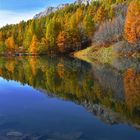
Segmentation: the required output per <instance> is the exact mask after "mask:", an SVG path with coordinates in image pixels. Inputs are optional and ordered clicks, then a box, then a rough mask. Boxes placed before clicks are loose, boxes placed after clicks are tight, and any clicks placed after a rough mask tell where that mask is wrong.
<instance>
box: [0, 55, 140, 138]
mask: <svg viewBox="0 0 140 140" xmlns="http://www.w3.org/2000/svg"><path fill="white" fill-rule="evenodd" d="M0 139H2V140H140V61H139V60H137V59H124V58H123V59H121V58H120V59H116V60H113V61H112V65H109V64H100V63H98V62H96V61H95V62H93V63H92V64H88V63H86V62H83V61H80V60H77V59H74V58H71V57H56V56H54V57H13V58H5V57H1V58H0Z"/></svg>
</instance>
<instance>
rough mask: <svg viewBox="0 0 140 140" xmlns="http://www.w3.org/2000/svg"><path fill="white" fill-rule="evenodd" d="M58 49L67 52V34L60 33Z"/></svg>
mask: <svg viewBox="0 0 140 140" xmlns="http://www.w3.org/2000/svg"><path fill="white" fill-rule="evenodd" d="M57 47H58V50H59V51H60V52H62V53H63V52H64V51H65V33H64V32H60V33H59V35H58V37H57Z"/></svg>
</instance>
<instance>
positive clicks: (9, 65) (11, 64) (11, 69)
mask: <svg viewBox="0 0 140 140" xmlns="http://www.w3.org/2000/svg"><path fill="white" fill-rule="evenodd" d="M14 68H15V61H14V60H8V61H7V63H6V69H7V70H8V71H9V72H11V73H13V72H14Z"/></svg>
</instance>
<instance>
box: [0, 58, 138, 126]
mask: <svg viewBox="0 0 140 140" xmlns="http://www.w3.org/2000/svg"><path fill="white" fill-rule="evenodd" d="M0 75H1V76H2V77H4V78H5V79H7V80H15V81H18V82H20V83H22V84H28V85H30V86H32V87H34V88H36V89H39V90H43V91H44V92H46V94H49V95H53V96H57V97H60V98H63V99H66V100H71V101H74V102H76V103H78V104H82V103H83V102H88V103H90V104H101V105H103V106H105V107H107V108H110V109H111V110H113V111H115V112H118V113H120V114H121V115H122V116H123V117H125V118H126V119H127V121H130V122H133V123H138V124H140V119H139V111H138V110H136V109H135V108H132V110H133V111H132V110H130V109H129V107H128V106H127V104H126V103H125V102H123V101H119V100H114V99H113V98H114V97H113V91H112V90H111V89H104V88H103V87H101V85H100V84H99V82H98V81H97V80H95V79H94V77H93V76H92V71H91V69H90V66H89V65H88V64H86V63H83V62H81V61H78V60H74V59H72V58H65V57H61V58H58V57H57V58H56V57H48V58H46V57H44V58H40V57H38V58H37V57H35V58H33V57H31V58H29V57H27V58H26V57H25V58H0ZM138 108H139V106H138Z"/></svg>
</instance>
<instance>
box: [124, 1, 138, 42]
mask: <svg viewBox="0 0 140 140" xmlns="http://www.w3.org/2000/svg"><path fill="white" fill-rule="evenodd" d="M125 38H126V40H127V41H128V42H129V43H136V42H137V41H138V40H139V39H140V2H139V1H138V0H133V1H132V2H131V3H130V5H129V7H128V11H127V16H126V22H125Z"/></svg>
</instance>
